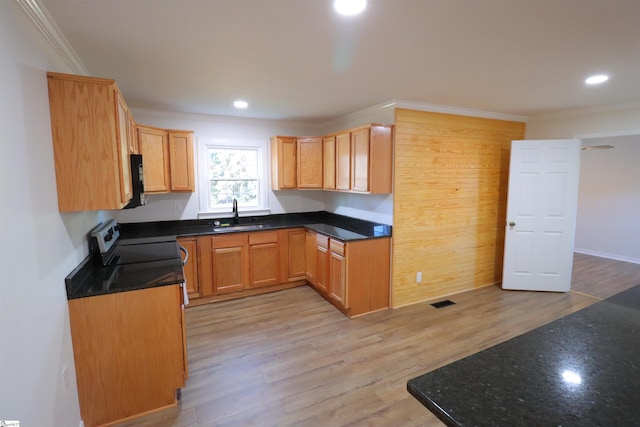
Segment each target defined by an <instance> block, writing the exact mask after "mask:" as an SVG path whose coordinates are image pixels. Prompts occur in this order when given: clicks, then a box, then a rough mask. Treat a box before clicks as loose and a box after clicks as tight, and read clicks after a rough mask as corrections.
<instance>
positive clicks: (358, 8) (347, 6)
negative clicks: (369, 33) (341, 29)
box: [333, 0, 367, 16]
mask: <svg viewBox="0 0 640 427" xmlns="http://www.w3.org/2000/svg"><path fill="white" fill-rule="evenodd" d="M365 7H367V0H334V2H333V8H334V9H335V10H336V12H338V13H339V14H340V15H346V16H352V15H357V14H359V13H360V12H362V11H363V10H364V8H365Z"/></svg>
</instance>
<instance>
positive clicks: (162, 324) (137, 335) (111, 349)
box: [69, 285, 188, 427]
mask: <svg viewBox="0 0 640 427" xmlns="http://www.w3.org/2000/svg"><path fill="white" fill-rule="evenodd" d="M183 315H184V312H183V307H182V289H181V287H180V285H169V286H160V287H156V288H148V289H143V290H136V291H129V292H117V293H113V294H107V295H100V296H93V297H86V298H78V299H72V300H70V301H69V321H70V325H71V337H72V341H73V353H74V359H75V367H76V379H77V384H78V399H79V403H80V413H81V416H82V419H83V421H84V424H85V425H86V426H87V427H94V426H98V425H104V424H110V423H115V422H118V421H122V420H124V419H126V418H130V417H135V416H137V415H142V414H144V413H147V412H150V411H154V410H158V409H161V408H165V407H168V406H175V405H176V402H177V400H176V396H177V393H176V390H177V389H179V388H181V387H184V385H185V378H186V376H187V375H188V372H187V365H186V346H185V339H184V317H183Z"/></svg>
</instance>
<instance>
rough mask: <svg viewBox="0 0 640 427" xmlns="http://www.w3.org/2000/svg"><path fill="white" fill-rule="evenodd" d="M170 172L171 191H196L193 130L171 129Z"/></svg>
mask: <svg viewBox="0 0 640 427" xmlns="http://www.w3.org/2000/svg"><path fill="white" fill-rule="evenodd" d="M169 173H170V175H171V191H195V181H194V175H195V171H194V169H193V132H189V131H180V130H170V131H169Z"/></svg>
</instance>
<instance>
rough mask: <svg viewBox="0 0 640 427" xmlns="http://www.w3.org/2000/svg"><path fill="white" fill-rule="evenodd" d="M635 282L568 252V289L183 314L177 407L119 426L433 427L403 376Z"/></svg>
mask: <svg viewBox="0 0 640 427" xmlns="http://www.w3.org/2000/svg"><path fill="white" fill-rule="evenodd" d="M637 284H640V265H638V264H631V263H625V262H620V261H613V260H607V259H603V258H596V257H592V256H588V255H581V254H576V255H575V258H574V271H573V283H572V289H573V290H572V291H571V292H569V293H542V292H520V291H503V290H501V289H500V288H499V287H498V286H489V287H486V288H482V289H478V290H474V291H470V292H465V293H462V294H458V295H454V296H451V297H450V298H449V299H451V300H452V301H454V302H455V303H456V304H455V305H453V306H449V307H446V308H442V309H435V308H433V307H431V306H430V305H429V304H428V303H421V304H415V305H412V306H408V307H403V308H400V309H396V310H386V311H384V312H379V313H374V314H370V315H367V316H363V317H360V318H356V319H351V320H350V319H348V318H346V317H344V316H343V315H342V314H341V313H339V312H338V311H337V310H336V309H334V308H333V306H331V305H330V304H329V303H327V302H326V301H324V300H323V299H322V298H321V297H320V296H318V295H317V294H316V293H315V292H314V291H313V290H312V289H310V288H308V287H306V286H305V287H300V288H294V289H289V290H285V291H280V292H276V293H272V294H266V295H260V296H254V297H250V298H245V299H241V300H235V301H228V302H223V303H216V304H210V305H204V306H198V307H193V308H190V309H188V310H187V342H188V352H189V368H190V369H189V370H190V378H189V380H188V382H187V386H186V387H185V388H184V389H183V391H182V401H181V404H180V405H179V406H178V407H177V408H175V409H170V410H167V411H164V412H162V413H159V414H155V415H150V416H147V417H144V418H140V419H138V420H137V421H135V422H129V423H125V424H123V426H131V427H133V426H136V427H143V426H144V427H150V426H154V427H155V426H157V427H211V426H322V427H330V426H346V425H349V426H442V425H443V424H442V423H441V422H440V421H439V420H438V419H437V418H435V416H433V415H432V414H431V412H429V411H428V410H427V409H426V408H424V407H423V406H422V405H421V404H420V403H418V402H417V401H416V400H415V399H414V398H413V397H412V396H410V395H409V394H408V393H407V391H406V383H407V380H409V379H411V378H413V377H416V376H418V375H421V374H423V373H425V372H428V371H431V370H433V369H436V368H438V367H441V366H444V365H446V364H448V363H451V362H453V361H455V360H458V359H461V358H463V357H466V356H469V355H471V354H473V353H476V352H478V351H480V350H483V349H485V348H488V347H491V346H493V345H495V344H497V343H500V342H502V341H505V340H507V339H509V338H512V337H514V336H517V335H520V334H522V333H524V332H526V331H529V330H531V329H534V328H536V327H538V326H541V325H543V324H545V323H548V322H550V321H553V320H555V319H558V318H560V317H562V316H565V315H567V314H570V313H572V312H574V311H577V310H579V309H581V308H584V307H586V306H588V305H591V304H593V303H595V302H597V301H599V300H600V299H602V298H606V297H609V296H611V295H613V294H616V293H618V292H621V291H623V290H625V289H628V288H630V287H632V286H634V285H637Z"/></svg>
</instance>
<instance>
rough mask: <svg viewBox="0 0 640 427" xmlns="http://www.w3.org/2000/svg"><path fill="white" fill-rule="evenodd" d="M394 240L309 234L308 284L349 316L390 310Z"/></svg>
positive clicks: (307, 252)
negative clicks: (392, 243) (340, 238)
mask: <svg viewBox="0 0 640 427" xmlns="http://www.w3.org/2000/svg"><path fill="white" fill-rule="evenodd" d="M390 251H391V239H390V238H386V237H385V238H375V239H364V240H355V241H348V242H342V241H340V240H336V239H333V238H330V237H327V236H324V235H322V234H320V233H315V232H308V233H307V251H306V254H307V281H309V283H310V284H311V285H312V287H313V288H314V289H315V290H316V291H317V292H318V293H319V294H320V295H322V296H323V297H324V298H325V299H327V300H328V301H329V302H331V303H332V304H333V305H335V306H336V307H337V308H338V309H339V310H340V311H342V312H343V313H344V314H346V315H347V316H349V317H354V316H359V315H362V314H366V313H370V312H373V311H378V310H383V309H386V308H389V287H390V275H391V261H390Z"/></svg>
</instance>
